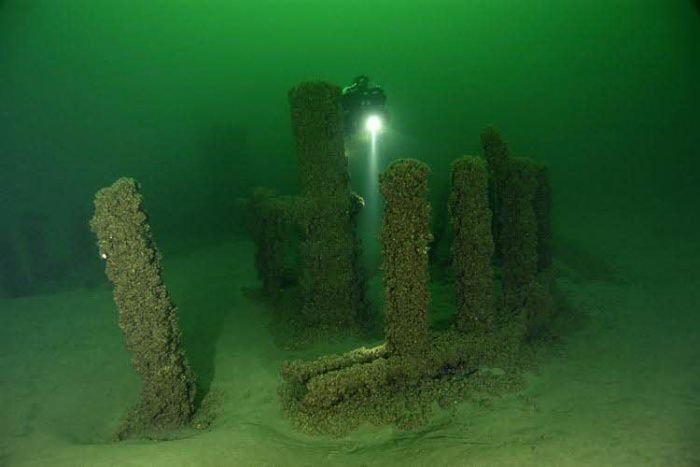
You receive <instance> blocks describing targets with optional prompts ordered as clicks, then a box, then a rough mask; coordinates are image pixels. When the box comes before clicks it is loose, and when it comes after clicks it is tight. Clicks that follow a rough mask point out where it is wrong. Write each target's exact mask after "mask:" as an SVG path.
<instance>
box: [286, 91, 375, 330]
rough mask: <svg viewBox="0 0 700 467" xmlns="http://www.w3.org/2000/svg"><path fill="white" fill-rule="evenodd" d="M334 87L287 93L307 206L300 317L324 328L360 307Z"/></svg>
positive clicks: (353, 207) (350, 320)
mask: <svg viewBox="0 0 700 467" xmlns="http://www.w3.org/2000/svg"><path fill="white" fill-rule="evenodd" d="M340 97H341V90H340V88H339V87H337V86H334V85H331V84H327V83H322V82H308V83H302V84H300V85H299V86H297V87H295V88H293V89H291V90H290V91H289V103H290V106H291V112H292V127H293V130H294V138H295V140H296V146H297V153H298V157H299V169H300V174H301V185H302V190H303V196H304V198H305V203H306V225H305V232H304V235H305V239H304V241H303V242H302V245H301V247H300V253H301V257H302V263H303V265H302V269H303V271H302V277H301V278H300V283H301V286H302V288H303V290H304V305H303V310H302V313H303V315H304V316H305V317H306V318H307V319H308V320H309V321H310V322H312V323H313V322H317V323H318V324H320V325H321V326H325V327H329V328H335V329H338V328H342V327H344V326H347V325H353V324H356V322H357V320H358V315H359V314H360V312H361V310H362V307H363V306H364V299H363V292H364V290H363V282H362V276H361V273H360V271H359V243H358V240H357V236H356V233H355V215H356V213H357V210H358V206H359V203H358V199H357V196H356V195H354V194H353V193H352V192H351V191H350V179H349V174H348V164H347V158H346V157H345V151H344V146H343V144H344V143H343V126H342V119H341V108H340Z"/></svg>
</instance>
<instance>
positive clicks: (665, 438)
mask: <svg viewBox="0 0 700 467" xmlns="http://www.w3.org/2000/svg"><path fill="white" fill-rule="evenodd" d="M361 73H366V74H368V75H369V76H370V77H371V78H372V79H373V80H375V81H377V82H378V83H380V84H381V85H382V86H383V87H384V89H385V90H386V92H387V95H388V102H387V104H388V112H389V115H390V122H389V128H388V130H387V132H386V133H385V134H383V135H382V136H381V140H380V141H379V155H378V157H379V164H380V166H381V167H384V166H386V164H387V163H388V162H389V161H391V160H393V159H396V158H399V157H415V158H418V159H421V160H423V161H425V162H427V163H428V164H429V165H430V166H431V168H432V175H431V199H432V200H433V202H434V203H435V205H436V206H440V203H442V202H443V200H444V193H445V190H446V187H447V183H448V168H449V164H450V163H451V161H452V160H453V159H455V158H457V157H459V156H461V155H465V154H478V153H480V148H479V133H480V131H481V130H482V129H483V128H484V127H485V126H487V125H490V124H495V125H497V126H498V127H499V128H500V129H501V130H502V131H503V133H504V135H505V136H506V138H507V139H508V141H509V142H510V145H511V147H512V149H513V152H514V153H515V154H516V155H523V156H529V157H532V158H534V159H536V160H538V161H541V162H544V163H546V164H548V165H549V167H550V169H551V177H552V184H553V190H554V199H555V218H554V228H555V233H556V238H557V249H558V251H559V253H560V258H561V261H562V264H561V271H562V281H563V282H564V283H563V286H564V288H566V289H567V290H568V291H569V293H570V294H571V296H572V300H573V301H574V302H575V303H576V304H577V305H579V307H580V309H581V310H582V312H583V313H584V314H585V315H586V316H588V319H587V323H588V324H587V325H586V326H588V327H585V328H584V330H583V331H581V333H580V334H577V335H576V336H575V337H571V339H572V340H571V342H570V343H569V346H570V348H569V350H568V355H569V358H570V359H569V360H567V356H566V355H567V352H564V356H559V357H554V358H552V359H551V360H550V361H549V363H548V364H546V365H545V366H544V369H543V370H542V374H541V375H540V376H537V377H533V378H534V380H533V382H532V385H531V386H530V388H529V389H528V391H529V392H527V393H526V394H525V395H521V396H517V397H515V396H514V397H515V399H512V400H509V401H504V402H502V403H501V405H497V407H496V408H494V410H493V412H486V413H482V412H479V411H478V410H477V409H473V408H470V407H469V406H465V407H462V408H459V409H457V410H458V412H457V414H458V415H456V416H453V417H452V418H449V419H448V420H447V421H445V423H444V424H443V425H440V424H439V423H438V424H437V425H435V426H434V427H433V428H434V430H432V431H430V430H428V431H425V432H421V433H418V434H416V433H413V434H412V433H408V434H406V433H395V432H392V431H391V430H389V429H388V428H387V429H379V430H378V431H372V430H370V429H367V430H365V431H362V432H361V433H359V434H356V435H354V437H350V438H348V439H346V440H340V441H339V440H333V441H331V440H325V439H322V440H319V439H315V438H307V437H304V436H302V435H298V434H295V432H294V431H293V430H292V429H291V428H290V427H289V426H288V425H287V424H286V422H285V421H284V420H283V419H282V418H281V415H280V414H279V409H278V406H277V404H278V401H277V398H276V394H275V391H276V385H277V384H278V379H277V378H278V377H277V369H278V367H279V364H280V363H281V362H282V361H283V360H285V359H286V358H289V356H290V354H288V353H286V351H285V350H284V349H283V348H279V347H276V346H275V345H274V342H273V341H272V339H271V338H270V335H269V332H268V330H267V328H266V326H265V322H266V321H265V320H266V319H267V318H266V316H267V315H265V311H264V310H262V309H258V308H256V307H260V305H259V304H258V303H257V302H255V301H251V300H249V299H248V298H247V297H248V296H249V294H246V293H243V292H242V291H241V289H242V288H243V289H246V290H248V289H254V288H255V287H256V286H257V282H256V278H255V271H254V268H253V263H252V261H253V259H252V258H253V256H252V246H251V245H250V243H249V241H248V240H247V239H246V236H245V232H244V231H243V229H242V213H241V211H240V209H239V204H238V202H237V200H238V199H239V198H242V197H246V196H248V195H249V194H250V192H251V190H252V189H253V188H254V187H256V186H258V185H265V186H269V187H273V188H276V189H278V190H279V191H280V192H281V193H286V194H293V193H296V192H297V190H298V173H297V161H296V154H295V148H294V142H293V139H292V134H291V129H290V115H289V108H288V102H287V94H286V93H287V90H288V89H289V88H291V87H292V86H294V85H296V84H298V83H299V82H301V81H304V80H325V81H330V82H332V83H335V84H338V85H339V86H345V85H348V84H349V83H350V81H351V80H352V78H353V77H355V76H356V75H358V74H361ZM699 109H700V7H699V6H698V4H697V2H693V1H689V0H636V1H633V0H613V1H602V0H546V1H545V0H536V1H534V0H533V1H528V0H520V1H518V0H494V1H487V0H473V1H472V0H462V1H444V0H433V1H416V0H407V1H404V2H390V1H382V0H378V1H375V2H362V1H353V0H349V1H345V2H340V1H316V0H313V1H311V0H309V1H304V0H300V1H291V0H289V1H269V0H263V1H257V2H247V1H244V0H241V1H224V0H218V1H213V0H211V1H194V0H187V1H186V0H171V1H165V0H149V1H143V0H141V1H136V0H119V1H107V0H83V1H80V0H60V1H59V0H0V174H1V175H2V185H0V206H1V209H0V229H2V230H1V231H0V234H1V236H0V320H1V321H0V328H1V329H2V331H0V333H1V335H2V338H1V339H0V425H2V426H0V465H4V464H7V465H78V464H81V463H85V464H84V465H110V463H112V464H116V465H161V464H162V465H179V464H182V465H320V463H321V462H325V463H329V464H331V465H334V464H347V465H392V464H394V463H403V464H404V465H428V464H430V465H698V463H700V451H699V450H698V448H697V446H698V445H700V424H699V423H698V420H700V412H699V411H698V407H699V406H700V405H699V404H700V399H699V397H700V396H699V391H700V380H698V376H697V375H698V374H700V368H698V363H697V362H698V361H700V350H699V349H698V347H700V346H698V344H697V342H695V341H694V340H693V339H694V338H693V337H692V336H693V334H692V332H693V330H697V329H698V325H699V324H700V321H699V318H698V317H697V309H698V307H700V297H699V296H698V293H697V290H698V286H699V285H700V276H699V275H698V272H697V271H698V268H700V250H699V247H698V240H697V239H698V234H697V230H698V229H699V228H700V210H699V208H698V200H699V199H700V196H699V195H700V189H699V188H698V174H699V173H700V151H699V150H698V148H699V147H700V113H699ZM351 157H352V155H351ZM349 162H350V169H351V173H352V174H353V185H354V186H355V188H356V189H357V190H358V191H360V194H362V195H363V196H366V197H368V198H371V197H372V196H373V194H372V193H371V192H363V190H366V188H365V187H368V186H372V184H371V183H369V182H368V180H366V179H365V178H364V177H365V174H366V173H367V171H366V170H365V169H366V167H365V166H364V162H363V159H362V158H358V159H351V160H350V161H349ZM120 176H131V177H134V178H136V179H137V180H139V181H140V182H141V184H142V187H143V193H144V196H145V200H146V201H145V202H146V207H147V209H148V210H149V213H150V215H151V221H152V226H153V231H154V235H155V238H156V241H157V242H158V244H159V246H160V248H161V250H162V252H163V254H164V257H165V262H164V266H165V272H166V281H167V282H168V285H169V287H170V289H171V292H172V294H173V297H174V298H175V299H176V301H177V302H178V305H179V306H180V309H181V313H182V323H183V332H184V333H185V340H186V343H187V345H188V346H189V347H190V348H191V350H192V353H193V357H192V360H193V365H194V366H195V367H197V368H195V369H196V370H198V371H199V372H200V373H201V374H203V375H205V380H206V382H207V384H208V385H211V387H212V388H216V389H217V390H219V391H220V392H221V394H223V396H222V397H223V398H224V399H225V401H226V402H225V403H224V406H223V407H224V410H222V412H221V415H220V416H219V418H218V420H219V422H218V424H215V425H214V426H213V429H212V431H211V432H207V433H203V434H201V435H200V436H198V437H194V438H190V439H187V440H182V441H178V442H173V443H164V444H157V443H156V444H145V445H140V444H136V445H134V444H128V443H127V444H126V445H121V446H120V445H110V444H103V442H104V440H106V439H107V437H108V434H109V432H110V430H111V429H112V428H113V426H114V423H115V420H116V419H117V418H118V417H119V416H120V415H121V414H122V413H123V412H124V410H125V409H126V408H127V407H128V405H129V404H130V403H131V402H132V401H133V399H134V397H136V395H137V392H138V381H136V380H135V376H134V375H132V374H131V373H130V370H129V368H128V355H127V354H126V352H125V350H124V349H123V348H122V344H121V340H120V339H121V336H120V334H119V330H118V328H117V327H116V323H115V319H114V313H115V312H114V307H113V304H112V303H111V295H110V289H109V286H108V283H107V282H106V278H105V277H104V273H103V270H102V269H103V265H102V264H101V262H100V260H99V258H98V255H97V250H96V248H95V246H94V238H93V237H92V234H91V233H90V232H89V230H88V228H87V220H88V219H89V217H90V216H91V214H92V198H93V195H94V193H95V192H96V191H97V189H99V188H101V187H103V186H105V185H108V184H110V183H112V182H113V181H114V180H115V179H116V178H118V177H120ZM374 201H375V202H376V200H374ZM434 209H435V210H438V209H441V208H438V207H436V208H434ZM368 241H371V237H370V240H368ZM370 251H371V248H370ZM555 255H556V253H555ZM610 271H612V272H610ZM237 313H240V315H238V314H237ZM259 317H260V319H259V320H258V318H259ZM239 318H240V319H239ZM251 336H255V338H253V337H251ZM323 350H326V349H323ZM307 352H308V355H310V356H313V355H317V354H318V353H319V352H321V350H320V349H309V350H307ZM227 358H228V359H227ZM664 358H665V359H664ZM61 362H62V363H61ZM547 365H549V366H547ZM548 368H549V370H548ZM586 375H589V376H586ZM217 378H218V379H217ZM579 378H580V379H579ZM578 381H580V384H581V386H577V384H578V383H577V382H578ZM603 394H606V395H605V396H604V395H603ZM518 397H520V398H518ZM538 398H541V400H539V402H533V405H528V403H526V402H523V401H525V400H526V399H527V400H538ZM569 399H575V400H577V401H580V405H575V406H572V407H569V405H567V404H568V402H566V401H568V400H569ZM521 402H522V404H523V405H518V404H519V403H521ZM535 406H537V407H539V408H540V409H539V410H540V412H539V413H535V412H536V410H535V409H533V408H532V407H535ZM616 410H618V411H619V412H617V411H616ZM528 411H532V413H530V412H528ZM567 411H568V412H567ZM475 412H476V413H475ZM610 412H613V413H612V414H611V413H610ZM542 413H545V414H547V416H543V415H542ZM528 414H529V415H530V416H531V417H532V418H531V419H527V420H525V418H526V416H527V415H528ZM556 414H559V415H560V418H556V416H555V415H556ZM566 414H570V415H566ZM550 415H551V418H548V417H549V416H550ZM2 420H5V421H6V422H3V421H2ZM562 420H566V421H562ZM464 427H467V428H464ZM533 427H540V428H533ZM542 427H545V428H542ZM462 429H463V431H464V430H466V431H468V432H469V433H470V436H471V438H469V439H467V438H462V437H460V436H458V435H457V434H456V433H463V431H460V430H462ZM538 430H539V431H538ZM546 430H551V432H550V431H546ZM545 431H546V432H545ZM621 433H624V434H625V435H623V434H621ZM540 435H541V437H540ZM470 440H471V441H470ZM591 446H596V449H593V448H592V447H591ZM272 453H279V454H272ZM563 453H570V455H569V456H566V455H564V454H563ZM81 459H82V460H81ZM178 459H179V460H178ZM226 459H229V461H226ZM81 465H82V464H81Z"/></svg>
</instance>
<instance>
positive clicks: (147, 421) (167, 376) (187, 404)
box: [90, 178, 195, 438]
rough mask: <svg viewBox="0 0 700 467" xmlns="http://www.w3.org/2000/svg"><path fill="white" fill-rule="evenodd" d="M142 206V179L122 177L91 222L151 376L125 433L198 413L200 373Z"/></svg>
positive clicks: (105, 193) (137, 356)
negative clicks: (192, 361)
mask: <svg viewBox="0 0 700 467" xmlns="http://www.w3.org/2000/svg"><path fill="white" fill-rule="evenodd" d="M141 203H142V197H141V193H140V192H139V189H138V186H137V184H136V182H135V181H134V180H133V179H131V178H120V179H119V180H117V181H116V182H115V183H114V184H113V185H112V186H109V187H107V188H103V189H102V190H100V191H98V192H97V195H96V196H95V215H94V216H93V218H92V220H91V221H90V226H91V228H92V230H93V232H95V234H96V235H97V240H98V246H99V251H100V256H101V257H102V259H104V260H105V270H106V272H107V277H109V280H110V281H112V283H113V284H114V301H115V303H116V305H117V310H118V311H119V327H120V328H121V329H122V331H123V332H124V338H125V340H126V346H127V348H128V349H129V351H130V352H131V361H132V363H133V365H134V368H135V369H136V372H137V373H138V374H139V375H140V376H141V379H142V380H143V386H142V388H141V401H140V402H139V404H138V405H137V406H136V407H135V408H134V410H133V411H132V412H131V413H130V414H129V416H128V417H127V420H126V422H125V424H124V426H123V427H122V428H121V430H120V432H119V433H118V436H119V437H120V438H125V437H130V436H139V435H144V434H154V433H155V434H157V433H159V432H162V431H166V430H170V429H176V428H180V427H182V426H184V425H186V424H187V423H188V422H189V421H190V419H191V418H192V415H193V413H194V396H195V377H194V374H193V372H192V371H191V370H190V367H189V365H188V363H187V359H186V358H185V352H184V349H183V348H182V343H181V341H182V339H181V335H180V329H179V327H178V324H177V310H176V308H175V305H173V303H172V302H171V300H170V296H169V295H168V291H167V289H166V288H165V285H164V284H163V281H162V279H161V270H160V254H159V253H158V249H157V248H156V245H155V243H154V242H153V238H152V236H151V228H150V226H149V225H148V218H147V215H146V213H145V212H144V210H143V207H142V204H141Z"/></svg>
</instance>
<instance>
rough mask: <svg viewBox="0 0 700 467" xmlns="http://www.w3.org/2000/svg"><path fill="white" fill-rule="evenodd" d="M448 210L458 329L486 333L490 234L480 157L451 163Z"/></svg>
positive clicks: (490, 316) (490, 312)
mask: <svg viewBox="0 0 700 467" xmlns="http://www.w3.org/2000/svg"><path fill="white" fill-rule="evenodd" d="M451 175H452V176H451V185H452V191H451V193H450V200H449V204H448V210H449V215H450V221H451V223H452V230H453V232H454V240H453V243H452V267H453V269H454V274H455V296H456V302H457V314H456V325H457V328H458V329H459V330H460V331H463V332H464V331H477V332H488V331H490V330H492V328H493V325H494V312H495V310H494V308H495V307H494V305H495V303H494V277H493V276H494V274H493V267H492V266H491V258H492V256H493V249H494V246H493V237H492V234H491V209H490V208H489V200H488V171H487V169H486V164H485V163H484V160H483V159H481V158H478V157H474V156H467V157H464V158H462V159H458V160H456V161H455V162H454V163H453V164H452V174H451Z"/></svg>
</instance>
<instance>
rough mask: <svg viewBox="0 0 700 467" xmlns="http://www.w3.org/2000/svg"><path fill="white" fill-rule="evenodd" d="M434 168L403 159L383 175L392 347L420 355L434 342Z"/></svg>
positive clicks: (388, 340) (398, 351)
mask: <svg viewBox="0 0 700 467" xmlns="http://www.w3.org/2000/svg"><path fill="white" fill-rule="evenodd" d="M429 172H430V169H429V168H428V166H427V165H426V164H424V163H422V162H419V161H416V160H399V161H395V162H393V163H392V164H391V165H390V166H389V167H388V168H387V169H386V171H385V172H384V173H383V174H382V175H381V177H380V189H381V192H382V195H384V200H385V206H384V219H383V222H382V228H381V232H380V240H381V243H382V249H383V266H382V268H383V270H384V287H385V291H386V298H385V303H386V304H385V310H386V313H385V314H386V345H387V349H388V350H389V351H390V352H393V353H396V354H398V355H403V356H414V355H420V353H421V352H423V351H424V350H425V349H426V347H427V345H428V343H429V322H428V305H429V303H430V292H429V289H428V281H429V272H428V244H429V242H430V240H431V238H432V237H431V235H430V205H429V204H428V201H427V199H426V197H427V192H428V173H429Z"/></svg>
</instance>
